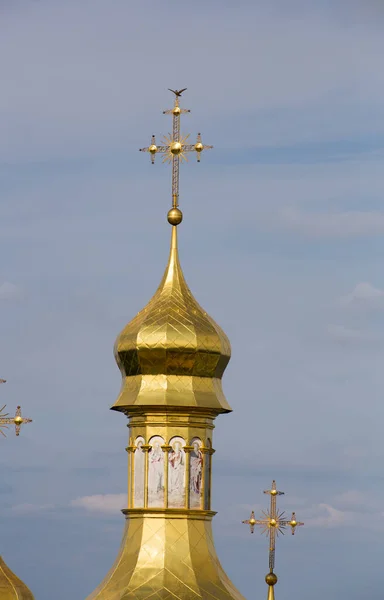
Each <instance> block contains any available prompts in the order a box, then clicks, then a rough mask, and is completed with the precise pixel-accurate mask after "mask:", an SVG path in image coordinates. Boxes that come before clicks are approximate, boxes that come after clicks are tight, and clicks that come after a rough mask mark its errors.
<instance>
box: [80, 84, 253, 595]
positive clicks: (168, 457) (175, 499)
mask: <svg viewBox="0 0 384 600" xmlns="http://www.w3.org/2000/svg"><path fill="white" fill-rule="evenodd" d="M183 91H185V90H179V91H174V92H173V93H174V94H175V96H176V100H175V106H174V108H173V109H172V110H171V111H165V112H166V113H167V114H172V115H173V135H172V138H171V137H169V138H168V142H169V143H168V145H167V146H164V147H158V146H156V140H155V138H154V137H153V138H152V141H151V145H150V146H149V147H148V148H143V149H142V150H145V151H147V152H149V153H150V156H151V161H152V162H153V161H154V157H155V155H156V153H157V152H162V153H164V154H165V155H166V157H168V158H170V159H171V162H172V209H171V211H170V212H169V213H168V221H169V222H170V223H171V225H172V241H171V251H170V256H169V261H168V265H167V268H166V270H165V273H164V276H163V279H162V281H161V283H160V286H159V288H158V289H157V291H156V293H155V295H154V296H153V298H152V299H151V300H150V302H149V303H148V305H147V306H146V307H145V308H144V309H143V310H142V311H140V312H139V313H138V315H137V316H136V317H135V318H134V319H133V320H132V321H131V322H130V323H129V324H128V325H127V326H126V327H125V328H124V330H123V331H122V332H121V334H120V335H119V337H118V338H117V340H116V344H115V357H116V361H117V364H118V366H119V368H120V370H121V373H122V377H123V383H122V388H121V392H120V395H119V397H118V399H117V401H116V402H115V404H114V405H113V407H112V408H113V409H115V410H120V411H122V412H124V413H125V414H126V415H127V416H128V417H129V441H128V446H127V448H126V450H127V455H128V508H127V509H126V510H124V511H123V512H124V514H125V515H126V518H127V522H126V529H125V533H124V536H123V541H122V544H121V548H120V552H119V555H118V557H117V559H116V562H115V564H114V565H113V567H112V569H111V570H110V571H109V573H108V575H107V576H106V577H105V579H104V581H103V582H102V583H101V584H100V585H99V587H98V588H97V589H96V590H95V591H94V592H93V593H92V594H91V595H90V596H88V600H147V599H149V598H151V599H153V600H171V599H172V600H174V599H180V600H195V599H207V600H208V599H209V600H230V599H234V600H242V596H241V595H240V594H239V592H238V591H237V590H236V589H235V588H234V586H233V585H232V583H231V582H230V580H229V579H228V577H227V576H226V574H225V573H224V571H223V569H222V567H221V565H220V562H219V560H218V558H217V555H216V551H215V547H214V543H213V539H212V530H211V520H212V517H213V515H214V513H213V512H211V511H210V510H209V509H210V506H211V466H212V455H213V453H214V450H213V449H212V431H213V428H214V426H213V420H214V418H215V417H216V416H217V415H218V414H220V413H225V412H229V411H230V410H231V408H230V406H229V404H228V403H227V401H226V399H225V396H224V394H223V391H222V387H221V378H222V375H223V373H224V370H225V368H226V366H227V364H228V361H229V359H230V355H231V349H230V344H229V340H228V338H227V336H226V335H225V333H224V332H223V331H222V330H221V329H220V327H219V326H218V325H217V324H216V323H215V322H214V321H213V319H211V318H210V317H209V316H208V315H207V314H206V312H205V311H204V310H203V309H202V308H201V306H200V305H199V304H198V303H197V302H196V300H195V298H194V297H193V296H192V294H191V292H190V290H189V288H188V286H187V284H186V281H185V279H184V275H183V272H182V270H181V267H180V263H179V257H178V249H177V229H176V228H177V225H178V224H180V223H181V221H182V213H181V211H180V210H179V209H178V208H177V207H178V192H179V179H178V178H179V159H180V155H181V154H182V153H183V152H187V151H192V150H193V151H195V152H196V153H197V157H198V160H199V157H200V153H201V151H202V150H203V149H204V148H205V146H204V145H203V144H202V142H201V137H200V136H198V139H197V143H196V145H193V147H192V146H191V147H190V146H188V145H186V144H185V139H183V138H181V137H180V132H179V125H180V115H181V114H183V113H185V112H188V111H186V110H185V109H180V107H179V105H178V97H179V96H180V95H181V93H182V92H183ZM175 440H177V443H178V446H177V449H175V448H176V446H175V443H176V442H175ZM172 452H175V453H176V452H177V453H178V454H177V456H176V454H174V455H173V454H172ZM180 453H182V458H180V456H181V454H180ZM177 457H178V458H177ZM170 465H171V466H170ZM135 468H136V469H137V470H136V471H135ZM176 468H177V469H178V471H177V472H176V471H172V469H176ZM181 475H182V476H183V477H181Z"/></svg>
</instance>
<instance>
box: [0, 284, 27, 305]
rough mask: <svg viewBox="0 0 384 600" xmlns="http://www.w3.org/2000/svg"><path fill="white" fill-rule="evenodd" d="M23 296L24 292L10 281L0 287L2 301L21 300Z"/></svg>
mask: <svg viewBox="0 0 384 600" xmlns="http://www.w3.org/2000/svg"><path fill="white" fill-rule="evenodd" d="M23 295H24V294H23V290H22V289H21V288H20V287H18V286H17V285H15V284H13V283H10V282H9V281H4V282H3V283H2V284H1V285H0V300H21V299H22V298H23Z"/></svg>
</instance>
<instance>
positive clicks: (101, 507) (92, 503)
mask: <svg viewBox="0 0 384 600" xmlns="http://www.w3.org/2000/svg"><path fill="white" fill-rule="evenodd" d="M71 506H74V507H77V508H84V509H85V510H87V511H89V512H102V513H108V514H109V513H117V512H119V511H120V510H122V509H123V508H126V507H127V495H126V494H96V495H94V496H82V497H80V498H76V499H75V500H72V502H71Z"/></svg>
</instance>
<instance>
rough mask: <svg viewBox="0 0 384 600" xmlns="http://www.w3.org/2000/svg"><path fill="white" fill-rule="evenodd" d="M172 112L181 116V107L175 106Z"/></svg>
mask: <svg viewBox="0 0 384 600" xmlns="http://www.w3.org/2000/svg"><path fill="white" fill-rule="evenodd" d="M172 112H173V114H174V115H179V114H180V113H181V110H180V106H175V108H174V109H173V111H172Z"/></svg>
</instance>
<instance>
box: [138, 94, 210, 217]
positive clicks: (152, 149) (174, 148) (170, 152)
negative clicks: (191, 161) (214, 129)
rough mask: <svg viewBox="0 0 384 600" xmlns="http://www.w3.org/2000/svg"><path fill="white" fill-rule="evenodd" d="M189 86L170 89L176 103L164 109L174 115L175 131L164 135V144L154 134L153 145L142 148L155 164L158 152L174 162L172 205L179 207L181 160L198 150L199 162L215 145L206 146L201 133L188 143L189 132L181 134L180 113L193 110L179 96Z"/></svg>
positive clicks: (164, 158) (166, 160) (166, 113)
mask: <svg viewBox="0 0 384 600" xmlns="http://www.w3.org/2000/svg"><path fill="white" fill-rule="evenodd" d="M186 89H187V88H184V89H182V90H169V91H170V92H173V94H175V103H174V106H173V108H170V109H169V110H164V111H163V114H164V115H172V120H173V131H172V134H170V133H169V134H168V135H167V136H164V138H163V141H162V144H163V145H162V146H157V145H156V138H155V136H154V135H153V136H152V139H151V145H150V146H148V147H146V148H140V152H149V154H150V157H151V162H152V164H154V162H155V156H156V154H164V157H163V162H168V163H171V162H172V207H173V208H177V207H178V206H179V166H180V161H181V160H185V161H186V160H187V157H186V153H187V152H196V156H197V162H200V157H201V153H202V151H203V150H208V149H210V148H213V146H206V145H204V144H203V142H202V141H201V134H200V133H198V134H197V139H196V143H195V144H187V141H188V138H189V134H188V135H185V136H180V115H181V114H186V113H189V112H191V111H190V110H188V109H186V108H180V106H179V98H180V97H181V95H182V93H183V92H185V90H186Z"/></svg>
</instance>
